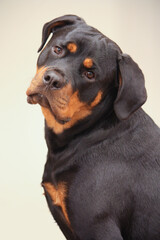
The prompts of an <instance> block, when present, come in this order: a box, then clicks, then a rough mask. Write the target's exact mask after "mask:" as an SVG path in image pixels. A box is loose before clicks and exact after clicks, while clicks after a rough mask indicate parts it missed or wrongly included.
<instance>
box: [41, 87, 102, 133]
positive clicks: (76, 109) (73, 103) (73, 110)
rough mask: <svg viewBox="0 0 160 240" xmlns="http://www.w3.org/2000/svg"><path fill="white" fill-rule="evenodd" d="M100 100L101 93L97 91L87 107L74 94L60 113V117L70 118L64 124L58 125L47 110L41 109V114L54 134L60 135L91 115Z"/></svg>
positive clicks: (76, 94)
mask: <svg viewBox="0 0 160 240" xmlns="http://www.w3.org/2000/svg"><path fill="white" fill-rule="evenodd" d="M101 98H102V92H101V91H99V92H98V94H97V96H96V97H95V99H94V100H93V102H92V103H91V104H90V105H88V104H87V103H84V102H80V101H79V98H78V93H77V92H75V93H74V94H73V95H72V97H71V99H70V102H69V104H68V107H67V108H66V109H65V111H62V112H61V116H62V117H63V116H65V117H70V118H71V120H70V121H69V122H67V123H65V124H60V123H59V122H57V121H56V119H55V118H54V116H53V114H52V113H51V111H50V110H49V109H47V108H44V107H41V109H42V113H43V115H44V117H45V119H46V122H47V125H48V127H50V128H51V129H53V131H54V132H55V133H56V134H59V133H62V132H63V131H64V130H65V129H69V128H71V127H72V126H73V125H74V124H75V123H76V122H78V121H79V120H81V119H84V118H85V117H87V116H89V115H90V114H91V113H92V108H94V107H95V106H96V105H97V104H98V103H99V102H100V101H101Z"/></svg>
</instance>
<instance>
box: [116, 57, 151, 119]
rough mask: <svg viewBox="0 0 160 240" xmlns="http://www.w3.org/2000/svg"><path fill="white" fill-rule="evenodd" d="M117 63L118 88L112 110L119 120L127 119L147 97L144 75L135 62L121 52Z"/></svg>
mask: <svg viewBox="0 0 160 240" xmlns="http://www.w3.org/2000/svg"><path fill="white" fill-rule="evenodd" d="M118 65H119V71H120V73H119V90H118V94H117V98H116V100H115V102H114V111H115V113H116V115H117V117H118V118H119V119H120V120H123V119H127V118H128V117H129V116H130V115H131V114H132V113H133V112H135V111H136V110H137V109H138V108H140V107H141V106H142V105H143V104H144V103H145V101H146V99H147V93H146V89H145V86H144V76H143V73H142V71H141V69H140V68H139V67H138V65H137V63H135V62H134V61H133V59H132V58H131V57H130V56H128V55H127V54H121V55H120V57H119V59H118Z"/></svg>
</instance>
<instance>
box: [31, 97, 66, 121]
mask: <svg viewBox="0 0 160 240" xmlns="http://www.w3.org/2000/svg"><path fill="white" fill-rule="evenodd" d="M27 102H28V103H29V104H39V105H40V106H41V107H44V108H48V109H49V110H50V112H51V113H52V115H53V116H54V118H55V119H56V120H57V121H58V122H59V123H60V124H65V123H67V122H69V121H70V120H71V118H65V119H61V117H60V116H58V115H57V114H56V113H55V112H57V111H56V108H57V107H59V108H60V106H59V104H58V106H57V103H56V101H55V111H54V110H53V107H52V106H51V105H50V103H49V100H48V99H47V97H46V96H44V95H43V94H40V93H36V94H32V95H29V96H28V97H27ZM63 107H64V105H63ZM63 107H62V108H63Z"/></svg>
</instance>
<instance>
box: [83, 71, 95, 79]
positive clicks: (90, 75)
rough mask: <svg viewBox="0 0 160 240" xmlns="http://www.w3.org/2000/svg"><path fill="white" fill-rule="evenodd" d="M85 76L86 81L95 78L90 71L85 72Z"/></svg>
mask: <svg viewBox="0 0 160 240" xmlns="http://www.w3.org/2000/svg"><path fill="white" fill-rule="evenodd" d="M85 76H86V77H87V78H88V79H93V78H94V77H95V74H94V72H92V71H87V72H85Z"/></svg>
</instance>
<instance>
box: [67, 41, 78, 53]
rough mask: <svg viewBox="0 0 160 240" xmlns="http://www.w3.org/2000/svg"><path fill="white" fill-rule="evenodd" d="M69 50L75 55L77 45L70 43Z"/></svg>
mask: <svg viewBox="0 0 160 240" xmlns="http://www.w3.org/2000/svg"><path fill="white" fill-rule="evenodd" d="M67 48H68V50H69V51H70V52H71V53H75V52H76V51H77V45H76V44H75V43H68V45H67Z"/></svg>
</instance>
